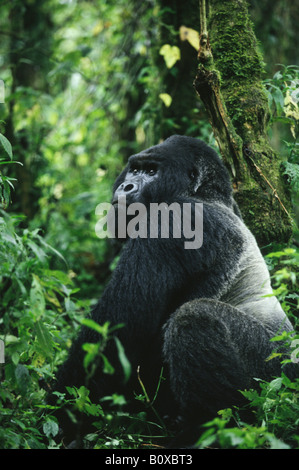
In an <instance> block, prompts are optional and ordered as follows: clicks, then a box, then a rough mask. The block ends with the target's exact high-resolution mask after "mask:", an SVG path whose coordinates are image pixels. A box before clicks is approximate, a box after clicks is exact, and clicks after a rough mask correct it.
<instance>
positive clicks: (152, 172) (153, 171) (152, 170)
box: [148, 168, 156, 176]
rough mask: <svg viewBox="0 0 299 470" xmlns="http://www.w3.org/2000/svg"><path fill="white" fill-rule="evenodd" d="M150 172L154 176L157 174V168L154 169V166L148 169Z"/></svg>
mask: <svg viewBox="0 0 299 470" xmlns="http://www.w3.org/2000/svg"><path fill="white" fill-rule="evenodd" d="M148 174H149V175H150V176H154V175H155V174H156V170H154V168H151V169H150V170H148Z"/></svg>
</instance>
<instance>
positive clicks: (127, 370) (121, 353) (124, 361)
mask: <svg viewBox="0 0 299 470" xmlns="http://www.w3.org/2000/svg"><path fill="white" fill-rule="evenodd" d="M114 339H115V343H116V347H117V351H118V357H119V360H120V363H121V365H122V368H123V371H124V375H125V382H127V381H128V380H129V378H130V375H131V370H132V368H131V364H130V361H129V360H128V358H127V356H126V353H125V349H124V347H123V345H122V344H121V342H120V340H119V339H118V338H117V337H116V336H115V337H114Z"/></svg>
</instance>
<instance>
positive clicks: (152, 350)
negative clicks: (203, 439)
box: [54, 136, 292, 425]
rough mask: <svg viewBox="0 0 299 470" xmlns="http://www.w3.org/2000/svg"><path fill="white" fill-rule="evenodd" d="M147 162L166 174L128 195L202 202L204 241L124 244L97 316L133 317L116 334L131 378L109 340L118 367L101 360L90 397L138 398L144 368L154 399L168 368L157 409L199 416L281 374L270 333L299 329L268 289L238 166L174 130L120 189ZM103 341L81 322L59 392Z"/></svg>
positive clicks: (122, 179)
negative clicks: (87, 348)
mask: <svg viewBox="0 0 299 470" xmlns="http://www.w3.org/2000/svg"><path fill="white" fill-rule="evenodd" d="M140 162H141V163H142V162H148V163H149V164H150V163H151V162H152V163H153V164H154V165H155V168H156V169H157V174H156V175H155V177H153V180H152V182H151V183H149V182H148V180H146V183H144V184H143V186H142V189H140V188H139V187H138V188H139V189H138V190H137V189H136V191H135V192H134V193H132V194H131V193H129V192H128V198H129V202H132V201H136V200H137V201H139V202H143V203H144V204H149V203H150V202H166V203H168V204H170V203H172V202H179V203H180V204H182V203H183V202H190V203H192V204H193V206H194V203H195V202H203V203H204V212H203V245H202V246H201V248H199V249H197V250H192V249H191V250H190V249H189V250H186V249H185V248H184V241H185V239H184V237H182V238H172V237H171V236H170V238H169V239H161V238H158V239H150V238H136V239H131V238H128V239H127V240H126V241H125V244H124V247H123V251H122V255H121V258H120V261H119V263H118V266H117V267H116V269H115V271H114V273H113V275H112V278H111V281H110V282H109V284H108V286H107V288H106V290H105V292H104V294H103V296H102V298H101V299H100V301H99V302H98V304H97V306H96V307H95V308H94V310H93V312H92V314H91V317H92V318H93V319H94V320H95V321H96V322H98V323H99V324H104V323H105V322H106V321H109V322H110V325H111V326H113V325H116V324H119V323H124V324H125V326H124V327H123V328H122V329H120V330H118V331H117V333H116V334H117V336H118V338H119V339H120V341H121V342H122V344H123V346H124V348H125V352H126V355H127V357H128V358H129V360H130V362H131V366H132V375H131V378H130V380H129V382H128V383H125V382H124V375H123V370H122V367H121V365H120V363H119V358H118V354H117V351H116V347H115V342H114V341H113V340H111V341H110V342H109V343H108V346H107V349H106V350H105V354H106V355H107V357H108V358H109V360H110V361H111V363H112V365H113V366H114V367H115V373H114V374H113V375H111V376H110V375H107V374H104V373H103V372H102V367H101V366H100V367H98V369H97V371H96V373H95V374H94V376H93V377H92V379H91V381H90V382H89V383H88V387H89V388H90V390H91V398H92V400H95V401H98V400H99V399H100V398H102V397H104V396H105V395H111V394H112V393H114V392H119V393H124V394H125V395H126V397H127V398H128V400H129V401H132V402H133V403H134V391H135V392H136V393H138V394H139V393H141V389H140V386H139V384H138V381H137V379H136V371H137V367H138V366H140V376H141V378H142V381H143V383H144V385H145V387H146V389H147V391H148V394H149V395H150V397H151V398H152V397H153V394H154V391H155V388H156V386H157V383H158V379H159V374H160V370H161V367H162V365H164V368H165V370H164V375H166V381H165V382H163V386H162V390H161V392H160V396H159V397H158V401H157V403H156V406H157V407H158V408H159V412H160V413H161V415H162V416H163V415H164V414H168V415H171V416H173V417H176V416H178V415H180V416H181V417H182V418H183V420H184V421H185V423H187V425H188V423H189V424H190V425H192V424H194V423H195V424H196V423H200V422H202V421H204V420H205V419H209V418H210V417H212V416H213V414H215V413H216V411H217V410H218V409H221V408H224V407H228V406H232V405H233V404H239V403H240V399H241V394H240V393H239V392H238V390H239V389H244V388H248V387H251V386H253V385H254V384H255V383H256V382H254V381H253V378H254V377H260V378H263V379H269V378H270V377H272V376H273V375H276V374H279V373H280V363H279V361H278V360H270V361H268V362H266V358H267V357H268V356H269V355H270V353H271V350H272V348H273V343H270V342H269V339H270V338H271V337H272V336H273V335H274V334H275V333H276V332H277V331H278V329H279V328H282V329H285V330H288V331H291V330H292V326H291V324H290V323H289V321H288V320H287V318H286V317H285V314H284V312H283V311H282V309H281V307H280V305H279V303H278V301H277V300H276V298H275V297H267V298H265V297H262V296H264V295H265V294H271V292H272V290H271V287H270V282H269V275H268V271H267V268H266V266H265V263H264V260H263V258H262V256H261V254H260V251H259V249H258V247H257V245H256V242H255V240H254V237H253V236H252V234H251V233H250V232H249V230H248V229H247V228H246V227H245V225H244V224H243V222H242V220H241V218H240V217H239V210H238V208H237V205H236V203H235V202H234V200H233V198H232V189H231V184H230V181H229V176H228V173H227V171H226V169H225V167H224V165H223V163H222V162H221V160H220V159H219V158H218V156H217V154H216V152H214V150H212V149H211V148H210V147H208V146H207V145H206V144H205V143H204V142H202V141H200V140H198V139H194V138H189V137H182V136H173V137H171V138H169V139H167V140H166V141H165V142H163V143H162V144H159V145H157V146H154V147H151V148H150V149H147V150H145V151H143V152H141V153H140V154H138V155H134V156H132V157H131V158H130V159H129V164H128V166H127V167H126V168H125V170H124V171H123V172H122V174H121V175H120V176H119V178H118V179H117V180H116V183H115V185H114V194H117V192H121V191H123V188H124V185H125V183H126V182H127V181H133V179H134V176H130V175H132V173H130V168H131V167H134V165H136V164H137V165H138V164H139V163H140ZM130 178H131V179H130ZM137 186H138V185H137ZM137 186H136V188H137ZM98 340H99V337H98V336H97V334H96V333H95V332H93V331H92V330H91V329H88V328H86V327H83V328H82V330H81V332H80V335H79V337H78V339H77V340H76V341H75V342H74V344H73V346H72V348H71V351H70V354H69V358H68V360H67V361H66V363H65V364H64V365H63V366H62V367H61V369H60V370H59V372H58V383H57V385H56V386H55V387H54V388H55V389H56V390H60V391H64V389H65V386H66V385H69V386H73V385H75V386H80V385H84V384H85V377H86V375H85V371H84V368H83V366H82V360H83V357H84V354H83V352H82V348H81V347H82V344H84V343H86V342H97V341H98ZM274 345H275V343H274ZM159 398H160V400H159ZM135 402H136V400H135Z"/></svg>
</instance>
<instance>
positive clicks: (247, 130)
mask: <svg viewBox="0 0 299 470" xmlns="http://www.w3.org/2000/svg"><path fill="white" fill-rule="evenodd" d="M200 3H201V5H203V4H204V3H205V2H203V0H202V1H201V2H200ZM203 20H204V18H203V14H202V15H201V24H202V25H203V26H202V27H205V22H204V21H203ZM262 73H263V61H262V57H261V55H260V53H259V51H258V46H257V41H256V37H255V35H254V32H253V28H252V24H251V22H250V20H249V15H248V10H247V3H246V1H245V0H227V1H223V0H211V1H210V2H209V12H208V14H207V29H206V31H203V30H202V31H201V37H200V51H199V67H198V72H197V76H196V79H195V82H194V85H195V89H196V91H197V93H198V94H199V96H200V97H201V99H202V101H203V102H204V104H205V107H206V109H207V112H208V114H209V119H210V122H211V124H212V126H213V130H214V134H215V138H216V140H217V142H218V145H219V149H220V152H221V154H222V157H223V160H224V162H225V164H226V166H227V167H228V169H229V171H230V173H231V176H232V180H233V186H234V190H235V199H236V201H237V202H238V204H239V206H240V209H241V212H242V215H243V217H244V220H245V223H246V224H247V225H248V227H250V229H251V230H252V231H253V233H254V234H255V236H256V238H257V241H258V243H259V244H260V245H261V246H265V245H268V244H269V243H271V242H287V241H288V240H289V239H290V236H291V234H292V225H291V217H290V215H289V211H290V207H291V206H290V200H289V197H288V194H287V192H286V189H285V188H284V185H283V181H282V177H281V174H280V164H281V160H280V159H279V157H278V155H277V154H276V153H275V151H274V150H273V149H272V148H271V146H270V144H269V140H268V136H267V125H268V121H269V108H268V101H267V97H266V94H265V90H264V88H263V84H262Z"/></svg>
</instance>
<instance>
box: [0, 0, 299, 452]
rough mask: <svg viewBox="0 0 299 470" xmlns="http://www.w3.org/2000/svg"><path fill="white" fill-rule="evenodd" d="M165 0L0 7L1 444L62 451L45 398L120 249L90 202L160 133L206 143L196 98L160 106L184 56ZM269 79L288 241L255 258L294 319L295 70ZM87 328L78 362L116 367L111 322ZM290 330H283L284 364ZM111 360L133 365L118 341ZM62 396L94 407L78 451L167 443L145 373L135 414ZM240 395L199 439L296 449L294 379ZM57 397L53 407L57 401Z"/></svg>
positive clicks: (298, 184) (117, 404)
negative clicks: (177, 111) (101, 230)
mask: <svg viewBox="0 0 299 470" xmlns="http://www.w3.org/2000/svg"><path fill="white" fill-rule="evenodd" d="M115 3H116V4H115ZM253 3H254V2H253ZM274 3H275V4H276V3H277V2H274ZM278 3H279V2H278ZM161 4H163V2H156V1H150V0H147V1H145V2H133V1H123V0H122V1H119V2H108V1H83V0H72V1H68V2H64V1H59V0H47V1H44V2H38V1H37V0H36V1H29V0H26V1H20V0H13V1H12V2H6V3H5V4H4V5H3V6H1V19H0V25H1V34H2V36H1V38H2V37H3V41H2V46H1V48H2V51H1V52H2V58H1V59H0V67H1V79H2V80H3V81H4V84H5V103H2V104H1V103H0V109H1V111H2V117H1V120H2V121H1V123H0V131H1V134H0V206H1V212H0V339H1V340H2V341H4V344H5V363H4V364H2V363H0V380H1V386H0V448H2V449H4V448H5V449H11V448H13V449H16V448H57V447H58V448H63V446H64V444H63V442H62V441H61V439H60V437H59V427H58V423H57V420H56V418H55V417H54V416H53V410H52V409H51V407H49V406H47V405H46V403H45V396H46V393H47V391H48V390H49V384H50V382H51V380H52V379H53V378H54V376H55V371H56V369H57V366H58V365H59V364H60V363H62V362H63V360H64V359H65V357H66V354H67V349H68V347H69V346H70V344H71V341H72V338H73V337H74V336H75V334H76V332H77V331H78V328H79V327H80V324H81V323H82V322H83V321H84V320H83V318H84V317H85V315H86V312H88V310H89V308H90V306H91V305H92V303H93V302H94V301H95V300H96V299H97V298H98V297H99V296H100V295H101V292H102V291H103V288H104V286H105V283H106V282H107V280H108V279H109V276H110V274H111V272H112V270H113V268H114V266H115V263H116V260H117V255H118V248H117V247H115V246H114V245H113V244H109V243H107V241H106V240H100V239H98V238H97V237H96V234H95V230H94V227H95V224H96V216H95V208H96V206H97V204H99V203H100V202H106V201H109V199H110V195H111V185H112V182H113V181H114V178H115V176H116V174H118V173H119V170H120V169H121V168H122V167H123V163H124V161H125V160H126V158H127V157H128V156H129V155H130V154H132V153H134V152H137V151H139V150H140V149H141V148H144V147H146V146H149V145H151V144H154V143H156V142H157V141H158V140H159V139H160V138H161V137H163V136H164V133H187V134H190V135H191V134H192V133H194V132H195V133H196V134H195V135H197V136H199V137H201V138H204V139H205V140H208V139H209V140H210V141H211V142H213V138H212V133H211V128H210V126H209V125H208V124H207V122H206V120H205V111H204V109H203V107H202V105H201V104H200V103H198V102H196V103H195V104H194V106H193V108H192V109H190V114H188V115H186V116H184V119H179V118H176V117H170V114H171V112H170V109H171V99H169V97H170V98H171V94H172V91H173V90H172V89H171V86H173V83H174V82H173V81H174V79H176V77H179V75H180V60H174V59H173V54H178V53H177V51H176V50H175V49H173V47H176V46H175V44H176V43H177V40H178V38H179V30H177V31H176V30H175V28H174V27H170V26H169V25H167V24H165V22H164V21H165V20H164V18H165V12H166V13H168V14H170V17H171V11H170V12H169V11H168V10H167V8H164V10H163V8H161ZM255 8H256V9H258V8H259V7H258V6H255ZM258 11H259V10H258ZM16 12H18V13H17V15H16ZM33 18H34V20H33ZM162 21H163V27H164V28H166V29H167V31H168V33H169V42H171V44H169V48H166V49H165V47H164V49H163V46H165V44H163V41H162V39H161V36H160V34H159V31H160V29H161V27H162ZM8 24H9V25H10V26H9V28H10V29H8V26H7V25H8ZM187 26H193V25H192V24H190V25H187ZM267 29H269V26H268V25H267ZM261 36H262V35H261ZM33 39H34V41H33ZM188 47H190V49H189V51H188V54H190V53H191V54H196V53H195V50H194V47H193V46H192V45H190V44H189V45H188ZM184 50H185V49H184ZM167 51H168V52H167ZM191 51H192V52H191ZM169 54H170V55H169ZM266 60H267V58H266ZM272 75H274V77H273V78H272V77H271V76H270V75H269V78H267V80H266V81H265V85H266V88H267V90H268V95H269V104H270V106H271V110H272V121H271V129H270V132H271V136H272V140H273V142H274V143H276V146H277V149H278V151H280V152H281V153H283V154H284V157H285V161H284V164H283V172H284V174H285V178H286V183H287V184H288V186H289V188H290V192H291V193H292V198H293V201H294V241H295V243H294V244H291V246H280V245H279V243H277V245H275V246H274V245H273V246H272V245H271V246H268V247H265V248H264V253H265V256H266V261H267V264H268V266H269V269H270V272H271V275H272V280H273V286H274V288H275V295H277V296H278V297H279V299H280V301H281V302H282V305H283V308H284V310H285V311H286V313H287V314H288V315H289V317H290V319H291V321H292V322H293V324H295V325H296V326H298V322H299V319H298V305H299V300H298V299H299V296H298V288H297V286H298V265H299V262H298V261H299V252H298V229H297V228H296V222H297V225H298V220H299V219H298V217H299V216H298V212H297V213H296V210H297V211H298V209H296V204H298V193H299V173H298V160H299V155H298V144H297V143H296V138H297V135H298V122H299V114H298V86H299V74H298V68H296V67H295V66H293V65H291V66H287V65H285V66H280V67H278V68H276V70H275V74H272ZM270 77H271V78H270ZM170 84H171V86H170ZM190 93H191V94H192V93H193V90H192V86H191V87H190ZM3 101H4V100H3ZM194 102H195V99H194ZM196 129H200V130H196ZM4 134H5V136H6V137H5V136H4ZM296 239H297V242H296ZM278 242H279V241H278ZM88 326H90V327H91V328H96V329H98V331H99V333H100V334H101V336H102V342H101V345H100V347H99V348H95V347H93V346H94V345H88V344H87V345H86V346H85V350H86V367H87V369H88V367H89V365H90V364H91V363H92V361H94V360H95V359H96V357H97V356H98V355H99V354H101V355H102V358H103V359H104V361H103V363H104V370H103V373H110V374H113V367H112V365H111V364H110V363H109V361H108V359H107V358H106V357H105V345H106V344H107V341H110V340H111V336H112V333H113V332H112V331H111V330H110V329H109V325H108V324H106V325H100V326H99V325H93V324H89V325H88ZM298 338H299V337H298V336H295V337H292V338H289V341H290V342H291V343H292V344H293V347H294V355H293V360H294V358H295V360H296V359H297V358H296V352H297V349H298V344H299V339H298ZM296 341H297V342H296ZM119 356H120V358H121V361H122V364H123V367H124V369H125V370H127V372H128V373H129V365H128V364H127V363H126V356H125V351H122V349H121V345H119ZM290 360H291V359H290ZM70 391H71V395H72V399H71V403H72V404H73V406H74V409H76V408H77V409H80V410H81V411H82V412H84V413H86V414H88V415H90V416H92V417H93V418H94V422H95V425H94V432H93V433H92V434H89V435H88V436H86V437H85V441H84V445H85V446H86V447H93V448H102V449H103V448H140V447H141V448H142V447H147V446H152V447H154V446H163V445H164V442H165V437H167V436H171V429H167V428H166V426H165V424H164V423H163V421H162V419H161V417H160V416H157V415H156V414H155V410H154V397H150V398H149V397H147V393H146V390H145V389H144V387H143V384H142V382H141V384H140V395H139V396H137V397H136V399H138V400H141V401H143V402H144V412H143V413H141V414H140V415H138V416H132V415H129V414H128V413H126V412H124V411H123V405H124V398H123V397H122V396H118V395H113V396H111V397H105V400H108V401H109V402H110V403H111V408H110V409H111V411H109V412H105V413H104V412H103V410H102V408H101V405H100V404H99V403H91V401H90V399H89V397H88V390H87V389H86V388H85V387H81V388H80V389H79V390H77V389H71V390H70ZM157 393H159V391H158V390H157ZM243 393H244V394H245V395H246V397H247V398H248V400H249V403H250V404H249V408H250V409H252V410H253V418H252V420H251V421H250V422H248V423H244V422H243V421H241V418H240V417H239V410H237V409H233V410H222V411H221V412H220V414H219V416H218V417H216V418H215V420H213V421H212V422H210V423H207V424H206V425H205V427H204V428H203V432H202V434H201V436H198V447H200V448H205V447H220V448H242V449H243V448H247V449H248V448H249V449H252V448H296V447H298V446H299V434H298V427H299V426H298V424H299V418H298V416H299V414H298V410H299V404H298V397H299V382H298V381H297V382H291V381H289V380H288V379H287V378H286V377H285V376H284V375H282V377H278V378H276V379H274V380H273V381H272V382H270V383H266V382H261V383H260V392H259V393H258V392H253V391H244V392H243ZM60 399H61V406H63V405H64V403H65V398H64V397H63V396H61V397H60ZM151 400H153V402H151ZM149 410H150V412H151V413H150V414H149V413H148V411H149ZM150 415H151V416H154V419H152V418H151V419H149V416H150ZM79 424H80V423H74V426H79ZM196 437H197V436H196Z"/></svg>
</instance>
